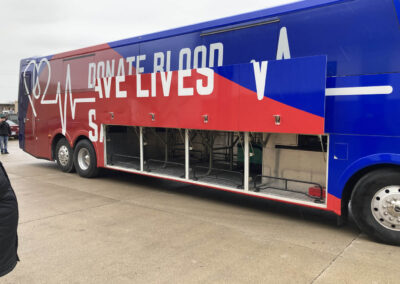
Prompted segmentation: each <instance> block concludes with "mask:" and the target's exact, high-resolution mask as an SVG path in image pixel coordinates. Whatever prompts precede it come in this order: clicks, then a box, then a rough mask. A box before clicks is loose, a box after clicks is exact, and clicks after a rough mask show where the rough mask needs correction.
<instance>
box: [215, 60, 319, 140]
mask: <svg viewBox="0 0 400 284" xmlns="http://www.w3.org/2000/svg"><path fill="white" fill-rule="evenodd" d="M215 72H216V73H217V74H219V75H221V76H222V77H224V78H226V79H228V80H229V81H231V84H230V85H231V88H230V90H229V91H228V94H224V92H223V91H222V90H221V92H219V93H218V96H224V97H225V96H226V95H229V96H230V98H226V99H225V101H226V102H227V103H226V104H225V107H226V106H227V104H231V102H230V103H228V101H229V100H236V105H237V109H236V114H235V117H232V119H233V120H235V122H236V123H237V126H236V125H235V126H236V127H237V129H236V130H239V131H251V132H272V133H303V134H323V133H324V116H325V115H324V114H325V86H326V56H313V57H304V58H297V59H289V60H277V61H263V62H253V63H251V64H241V65H232V66H225V67H219V68H215ZM233 82H235V83H237V86H234V85H233V84H232V83H233ZM216 87H217V86H216ZM234 93H236V94H237V96H236V94H234ZM233 107H234V106H232V108H233ZM236 119H238V120H237V121H236Z"/></svg>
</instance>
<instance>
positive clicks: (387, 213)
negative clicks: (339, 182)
mask: <svg viewBox="0 0 400 284" xmlns="http://www.w3.org/2000/svg"><path fill="white" fill-rule="evenodd" d="M351 210H352V213H353V216H354V219H355V222H356V223H357V225H358V226H359V227H360V229H361V230H362V231H363V232H365V233H366V234H367V235H369V236H370V237H372V238H374V239H376V240H378V241H380V242H384V243H387V244H393V245H400V172H399V171H395V170H394V169H382V170H376V171H373V172H370V173H368V174H367V175H365V176H364V177H362V178H361V179H360V180H359V181H358V183H357V184H356V187H355V188H354V191H353V194H352V197H351Z"/></svg>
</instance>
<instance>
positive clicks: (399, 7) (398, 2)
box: [393, 0, 400, 19]
mask: <svg viewBox="0 0 400 284" xmlns="http://www.w3.org/2000/svg"><path fill="white" fill-rule="evenodd" d="M393 3H394V7H395V8H396V13H397V17H398V18H399V19H400V0H393Z"/></svg>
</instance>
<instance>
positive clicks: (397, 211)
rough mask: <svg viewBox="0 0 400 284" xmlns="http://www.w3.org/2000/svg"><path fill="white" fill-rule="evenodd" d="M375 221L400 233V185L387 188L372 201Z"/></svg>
mask: <svg viewBox="0 0 400 284" xmlns="http://www.w3.org/2000/svg"><path fill="white" fill-rule="evenodd" d="M371 211H372V215H373V216H374V218H375V220H376V221H377V222H378V223H379V224H381V225H382V226H384V227H385V228H387V229H390V230H392V231H400V185H391V186H386V187H384V188H382V189H380V190H378V191H377V193H376V194H375V195H374V198H373V199H372V201H371Z"/></svg>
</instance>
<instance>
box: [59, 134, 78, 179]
mask: <svg viewBox="0 0 400 284" xmlns="http://www.w3.org/2000/svg"><path fill="white" fill-rule="evenodd" d="M55 156H56V162H57V165H58V167H59V168H60V169H61V170H62V171H63V172H66V173H71V172H73V171H74V169H75V168H74V160H73V151H72V148H71V146H69V143H68V141H67V139H65V138H62V139H60V140H59V141H58V142H57V146H56V153H55Z"/></svg>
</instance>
